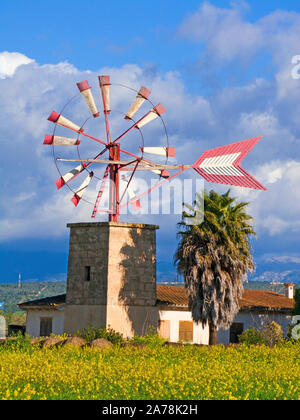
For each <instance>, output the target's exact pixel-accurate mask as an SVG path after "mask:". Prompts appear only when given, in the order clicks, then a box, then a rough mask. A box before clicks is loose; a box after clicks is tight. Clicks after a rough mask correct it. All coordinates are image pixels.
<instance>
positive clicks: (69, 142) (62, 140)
mask: <svg viewBox="0 0 300 420" xmlns="http://www.w3.org/2000/svg"><path fill="white" fill-rule="evenodd" d="M43 144H49V145H50V144H54V145H55V146H78V145H79V144H80V140H77V139H70V138H69V137H60V136H50V135H49V134H46V135H45V139H44V143H43Z"/></svg>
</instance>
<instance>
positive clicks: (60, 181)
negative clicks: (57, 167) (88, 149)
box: [55, 162, 87, 190]
mask: <svg viewBox="0 0 300 420" xmlns="http://www.w3.org/2000/svg"><path fill="white" fill-rule="evenodd" d="M86 167H87V165H86V163H85V162H83V163H82V164H81V165H78V166H76V168H74V169H72V170H71V171H70V172H68V173H66V174H65V175H63V176H61V177H60V178H58V179H57V180H56V181H55V183H56V186H57V189H58V190H59V189H60V188H61V187H62V186H64V185H65V184H67V182H70V181H72V179H73V178H75V177H76V176H77V175H79V174H80V173H81V172H82V171H83V170H84V169H85V168H86Z"/></svg>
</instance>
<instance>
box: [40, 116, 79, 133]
mask: <svg viewBox="0 0 300 420" xmlns="http://www.w3.org/2000/svg"><path fill="white" fill-rule="evenodd" d="M48 121H51V122H53V123H56V124H58V125H61V126H63V127H67V128H70V129H71V130H74V131H77V132H79V133H80V132H82V131H83V129H82V128H81V127H79V125H77V124H75V123H73V122H72V121H70V120H68V119H67V118H65V117H64V116H63V115H61V114H58V113H57V112H55V111H52V112H51V114H50V116H49V117H48Z"/></svg>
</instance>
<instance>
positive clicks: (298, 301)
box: [293, 289, 300, 315]
mask: <svg viewBox="0 0 300 420" xmlns="http://www.w3.org/2000/svg"><path fill="white" fill-rule="evenodd" d="M294 299H295V307H294V310H293V315H300V289H296V291H295V298H294Z"/></svg>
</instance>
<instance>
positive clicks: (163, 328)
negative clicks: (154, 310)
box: [158, 320, 170, 340]
mask: <svg viewBox="0 0 300 420" xmlns="http://www.w3.org/2000/svg"><path fill="white" fill-rule="evenodd" d="M158 333H159V335H160V336H161V337H162V338H164V339H165V340H170V321H169V320H167V321H159V324H158Z"/></svg>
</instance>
